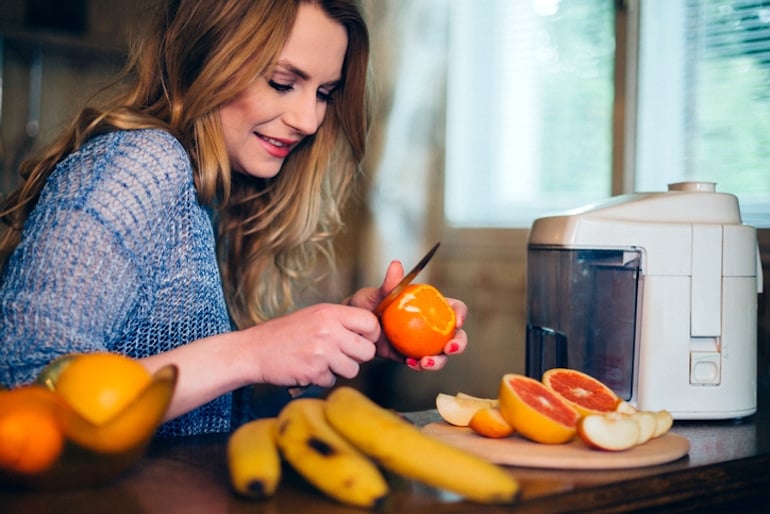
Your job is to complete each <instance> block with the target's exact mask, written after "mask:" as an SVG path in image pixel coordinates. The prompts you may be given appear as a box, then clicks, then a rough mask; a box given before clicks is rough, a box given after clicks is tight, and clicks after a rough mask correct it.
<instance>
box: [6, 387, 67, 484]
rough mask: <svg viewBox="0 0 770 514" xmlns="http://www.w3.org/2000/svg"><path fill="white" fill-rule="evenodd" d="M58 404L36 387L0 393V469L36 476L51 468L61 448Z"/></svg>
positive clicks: (41, 388)
mask: <svg viewBox="0 0 770 514" xmlns="http://www.w3.org/2000/svg"><path fill="white" fill-rule="evenodd" d="M57 401H58V398H56V395H55V393H53V392H51V391H49V390H47V389H45V388H43V387H39V386H21V387H19V388H16V389H11V390H6V391H2V392H0V469H3V470H6V471H10V472H12V473H19V474H35V473H40V472H43V471H46V470H47V469H49V468H50V467H51V466H53V464H54V463H55V462H56V460H57V459H58V458H59V455H60V454H61V452H62V449H63V448H64V433H63V431H62V428H61V425H60V423H59V417H58V414H57V408H58V407H59V405H58V404H57Z"/></svg>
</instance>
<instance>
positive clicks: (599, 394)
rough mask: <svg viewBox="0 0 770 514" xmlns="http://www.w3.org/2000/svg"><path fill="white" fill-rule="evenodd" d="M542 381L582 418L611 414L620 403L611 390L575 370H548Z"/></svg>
mask: <svg viewBox="0 0 770 514" xmlns="http://www.w3.org/2000/svg"><path fill="white" fill-rule="evenodd" d="M542 381H543V383H544V384H545V385H546V386H547V387H549V388H550V389H551V390H553V391H554V392H556V394H558V395H559V396H561V397H562V398H563V399H565V400H567V402H569V403H570V404H571V405H572V406H573V407H575V408H576V409H577V410H578V412H580V414H581V415H582V416H588V415H589V414H602V413H605V412H612V411H614V410H616V409H617V407H618V404H619V403H620V398H618V396H617V395H616V394H615V393H614V392H613V391H612V389H610V388H609V387H607V386H606V385H604V384H603V383H602V382H600V381H599V380H597V379H595V378H594V377H592V376H590V375H587V374H586V373H583V372H581V371H578V370H575V369H566V368H553V369H549V370H548V371H546V372H545V373H544V374H543V379H542Z"/></svg>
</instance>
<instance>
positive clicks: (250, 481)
mask: <svg viewBox="0 0 770 514" xmlns="http://www.w3.org/2000/svg"><path fill="white" fill-rule="evenodd" d="M277 427H278V422H277V419H276V418H262V419H256V420H254V421H249V422H248V423H245V424H243V425H241V426H240V427H238V428H237V429H236V430H235V432H233V433H232V434H231V435H230V437H229V438H228V440H227V466H228V470H229V472H230V484H231V485H232V487H233V489H234V490H235V492H236V493H238V494H240V495H242V496H244V497H247V498H254V499H262V498H268V497H270V496H272V495H273V493H275V490H276V489H277V488H278V483H279V482H280V480H281V455H280V453H279V452H278V446H277V442H276V430H277Z"/></svg>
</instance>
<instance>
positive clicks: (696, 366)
mask: <svg viewBox="0 0 770 514" xmlns="http://www.w3.org/2000/svg"><path fill="white" fill-rule="evenodd" d="M720 362H721V359H720V355H719V352H690V383H691V384H694V385H719V382H720V375H721V373H720Z"/></svg>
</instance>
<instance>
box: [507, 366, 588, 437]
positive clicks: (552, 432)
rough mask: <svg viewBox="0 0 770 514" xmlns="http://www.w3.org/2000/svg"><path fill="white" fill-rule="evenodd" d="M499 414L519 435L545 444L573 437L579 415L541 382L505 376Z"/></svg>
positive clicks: (523, 377) (512, 374)
mask: <svg viewBox="0 0 770 514" xmlns="http://www.w3.org/2000/svg"><path fill="white" fill-rule="evenodd" d="M499 404H500V413H501V414H502V415H503V418H505V420H506V421H507V422H508V423H509V424H510V425H511V426H512V427H513V428H514V429H515V430H516V431H517V432H519V433H520V434H521V435H523V436H524V437H526V438H528V439H531V440H533V441H536V442H538V443H546V444H560V443H566V442H567V441H569V440H570V439H572V438H573V437H574V436H575V430H576V426H577V422H578V419H580V413H579V412H578V411H577V409H575V408H574V407H573V406H572V405H570V404H569V403H567V402H566V401H564V400H563V399H562V398H561V396H559V395H557V394H556V393H555V392H553V391H552V390H551V389H549V388H548V387H546V386H545V385H544V384H543V383H542V382H539V381H537V380H535V379H533V378H530V377H527V376H524V375H519V374H516V373H508V374H506V375H504V376H503V378H502V380H501V381H500V394H499Z"/></svg>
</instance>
